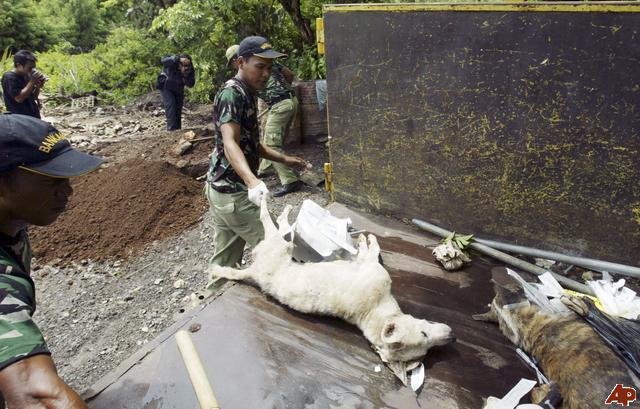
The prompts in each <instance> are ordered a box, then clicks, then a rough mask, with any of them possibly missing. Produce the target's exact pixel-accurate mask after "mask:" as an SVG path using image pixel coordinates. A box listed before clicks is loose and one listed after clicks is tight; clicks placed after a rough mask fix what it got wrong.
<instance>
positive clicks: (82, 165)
mask: <svg viewBox="0 0 640 409" xmlns="http://www.w3.org/2000/svg"><path fill="white" fill-rule="evenodd" d="M101 163H102V159H101V158H98V157H97V156H93V155H89V154H87V153H84V152H80V151H78V150H75V149H74V148H72V147H71V143H70V142H69V140H67V138H65V136H64V135H62V133H60V131H58V130H57V129H56V128H54V127H53V125H51V124H50V123H48V122H45V121H42V120H40V119H38V118H34V117H31V116H28V115H18V114H1V115H0V173H4V172H8V171H10V170H12V169H15V168H17V167H19V168H22V169H25V170H29V171H32V172H35V173H39V174H42V175H45V176H50V177H54V178H68V177H72V176H79V175H82V174H84V173H87V172H90V171H92V170H94V169H95V168H97V167H98V166H100V164H101Z"/></svg>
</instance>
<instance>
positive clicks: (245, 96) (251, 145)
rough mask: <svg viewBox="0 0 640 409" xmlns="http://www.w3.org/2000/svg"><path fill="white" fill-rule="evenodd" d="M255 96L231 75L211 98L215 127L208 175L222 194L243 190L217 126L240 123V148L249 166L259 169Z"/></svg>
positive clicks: (211, 182) (258, 137) (258, 135)
mask: <svg viewBox="0 0 640 409" xmlns="http://www.w3.org/2000/svg"><path fill="white" fill-rule="evenodd" d="M256 112H257V109H256V99H255V96H254V94H253V93H252V92H251V90H250V89H249V87H248V86H247V85H246V84H245V83H244V82H243V81H242V80H241V79H239V78H232V79H230V80H229V81H227V82H226V83H225V84H224V87H222V89H221V90H220V91H219V92H218V94H217V95H216V97H215V99H214V101H213V122H214V127H215V137H216V138H215V149H214V151H213V154H212V155H211V163H210V165H209V172H208V174H207V181H208V183H209V184H210V186H211V187H212V188H213V189H214V190H217V191H218V192H222V193H236V192H240V191H246V190H247V187H246V186H245V184H244V181H243V180H242V179H241V178H240V176H238V174H237V173H236V172H235V170H233V167H232V166H231V164H230V163H229V160H228V159H227V157H226V156H225V152H224V143H223V141H222V132H221V131H220V127H221V126H222V125H223V124H226V123H229V122H235V123H237V124H239V125H240V149H241V150H242V153H244V156H245V158H246V159H247V163H248V164H249V168H250V169H251V171H252V172H253V173H256V172H257V171H258V164H259V161H260V158H259V156H258V146H259V144H260V131H259V128H258V116H257V113H256Z"/></svg>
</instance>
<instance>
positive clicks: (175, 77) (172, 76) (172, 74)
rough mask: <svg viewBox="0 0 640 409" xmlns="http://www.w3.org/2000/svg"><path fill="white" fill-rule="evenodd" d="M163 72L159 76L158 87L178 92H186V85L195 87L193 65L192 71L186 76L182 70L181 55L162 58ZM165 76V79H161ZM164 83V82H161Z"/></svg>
mask: <svg viewBox="0 0 640 409" xmlns="http://www.w3.org/2000/svg"><path fill="white" fill-rule="evenodd" d="M161 61H162V73H161V74H160V77H159V78H158V82H159V83H158V88H159V89H166V90H169V91H173V92H176V93H180V94H182V93H184V87H185V85H186V86H187V87H189V88H191V87H193V86H194V85H195V83H196V77H195V72H194V71H193V67H191V71H189V74H188V75H187V76H186V77H185V76H183V75H182V72H180V57H178V56H177V55H170V56H167V57H163V58H162V60H161ZM161 77H164V79H162V80H161V79H160V78H161ZM160 83H162V84H160Z"/></svg>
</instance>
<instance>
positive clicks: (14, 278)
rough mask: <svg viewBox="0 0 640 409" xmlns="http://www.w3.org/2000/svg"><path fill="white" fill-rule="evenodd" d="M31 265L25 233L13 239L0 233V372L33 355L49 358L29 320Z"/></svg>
mask: <svg viewBox="0 0 640 409" xmlns="http://www.w3.org/2000/svg"><path fill="white" fill-rule="evenodd" d="M30 264H31V246H30V245H29V238H28V235H27V232H26V231H25V230H21V231H20V232H19V233H18V235H17V236H16V237H9V236H6V235H4V234H1V233H0V370H2V369H4V368H5V367H7V366H9V365H11V364H13V363H14V362H17V361H19V360H21V359H24V358H27V357H30V356H33V355H38V354H50V352H49V350H48V349H47V344H46V342H45V341H44V337H43V336H42V333H41V332H40V330H39V329H38V327H37V326H36V324H35V323H34V322H33V320H32V319H31V316H32V315H33V313H34V312H35V310H36V292H35V286H34V284H33V280H32V279H31V277H30V276H29V272H30Z"/></svg>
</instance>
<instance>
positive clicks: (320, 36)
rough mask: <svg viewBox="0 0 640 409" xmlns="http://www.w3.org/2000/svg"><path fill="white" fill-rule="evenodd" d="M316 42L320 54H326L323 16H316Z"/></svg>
mask: <svg viewBox="0 0 640 409" xmlns="http://www.w3.org/2000/svg"><path fill="white" fill-rule="evenodd" d="M316 44H317V45H318V54H320V55H324V20H322V17H318V18H316Z"/></svg>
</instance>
